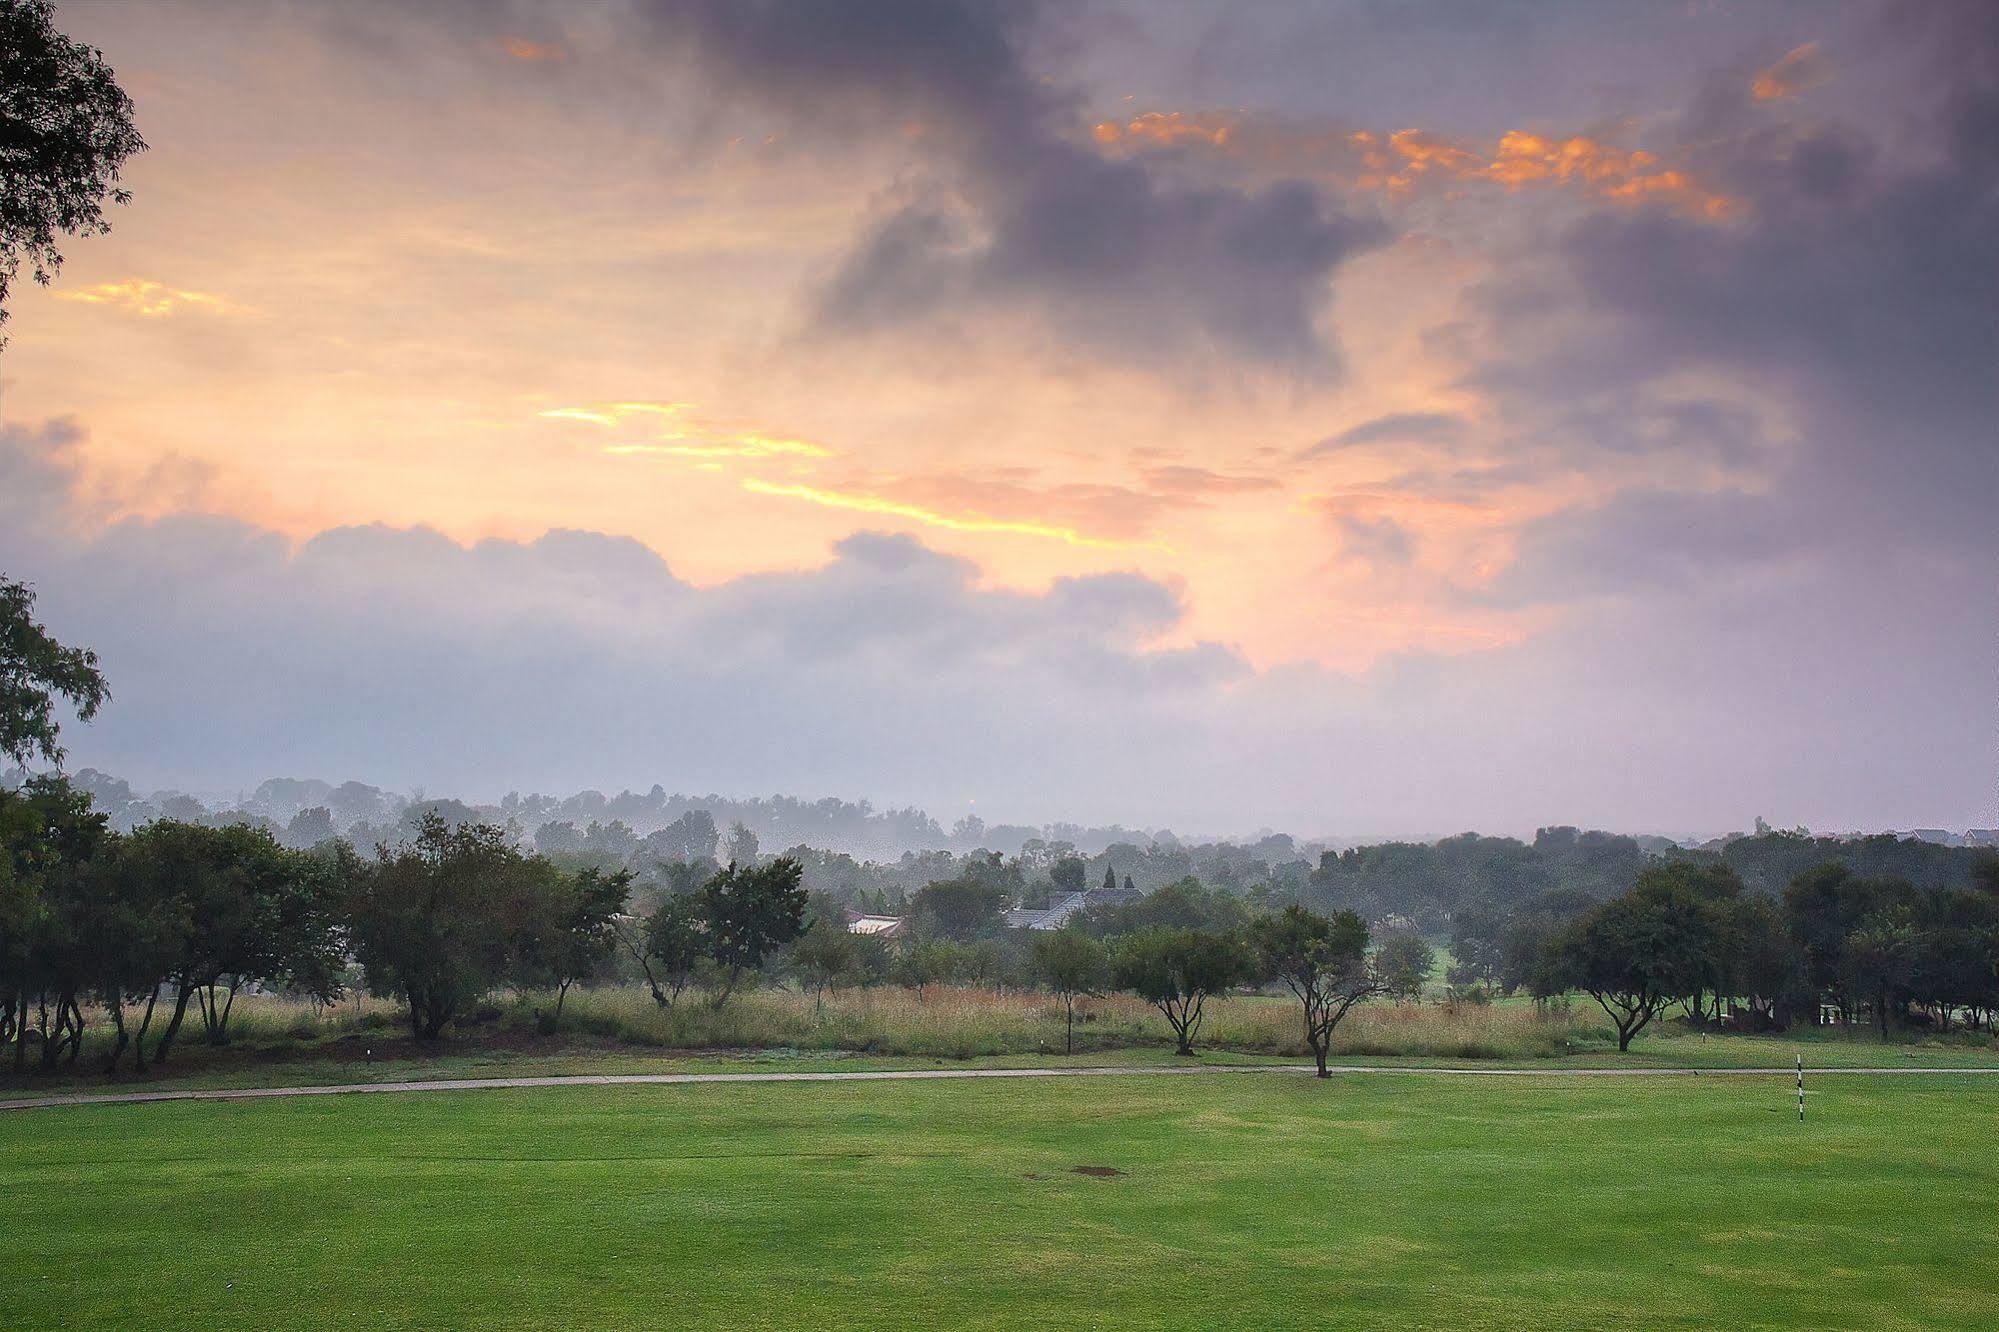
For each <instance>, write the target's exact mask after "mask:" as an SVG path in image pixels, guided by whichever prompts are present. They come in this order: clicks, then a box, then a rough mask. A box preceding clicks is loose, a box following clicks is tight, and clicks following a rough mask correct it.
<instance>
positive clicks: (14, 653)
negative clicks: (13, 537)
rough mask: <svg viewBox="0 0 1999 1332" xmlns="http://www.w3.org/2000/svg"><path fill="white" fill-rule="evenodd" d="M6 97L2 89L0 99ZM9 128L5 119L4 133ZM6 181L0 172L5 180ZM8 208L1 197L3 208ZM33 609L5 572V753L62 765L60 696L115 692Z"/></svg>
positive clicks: (85, 706)
mask: <svg viewBox="0 0 1999 1332" xmlns="http://www.w3.org/2000/svg"><path fill="white" fill-rule="evenodd" d="M0 3H4V0H0ZM0 23H4V20H0ZM4 97H5V93H4V91H0V101H4ZM4 129H5V125H4V121H0V131H4ZM5 159H6V150H5V147H4V145H0V162H4V161H5ZM4 180H5V173H4V171H0V183H4ZM5 206H6V205H5V198H4V195H0V210H4V208H5ZM5 292H6V286H5V281H4V267H0V297H4V295H5ZM34 610H35V591H34V589H33V588H31V587H29V586H28V585H27V584H25V583H16V582H13V581H12V580H10V579H8V578H6V577H5V576H4V575H0V756H3V757H6V758H9V759H12V760H13V761H14V762H16V763H21V764H26V763H29V762H32V761H36V760H40V761H41V762H45V763H48V764H50V765H51V766H60V765H61V763H62V759H63V751H62V746H61V745H59V744H57V743H56V733H57V732H58V731H59V730H60V729H61V728H60V726H59V725H58V723H57V722H56V719H55V706H56V700H57V699H58V698H62V699H67V700H68V701H69V704H70V706H71V707H73V708H74V709H75V710H76V715H77V717H78V718H79V719H80V720H82V721H89V720H90V719H91V718H92V717H94V716H96V715H97V709H98V708H99V707H100V706H102V705H103V703H104V701H105V700H106V699H108V698H110V697H111V690H110V688H109V686H107V685H106V684H105V683H104V675H103V673H102V672H101V671H99V670H98V669H97V654H96V653H95V652H92V651H90V650H89V649H88V648H73V647H64V646H63V645H62V644H61V643H58V642H57V641H56V640H55V639H54V638H53V637H51V636H50V634H49V632H48V631H47V630H46V629H44V628H42V626H41V625H39V624H37V623H36V622H35V616H34Z"/></svg>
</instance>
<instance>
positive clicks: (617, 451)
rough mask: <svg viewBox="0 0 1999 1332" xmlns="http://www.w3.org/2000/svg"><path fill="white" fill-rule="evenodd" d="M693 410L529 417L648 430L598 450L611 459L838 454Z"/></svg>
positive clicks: (617, 407)
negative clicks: (640, 436) (634, 439)
mask: <svg viewBox="0 0 1999 1332" xmlns="http://www.w3.org/2000/svg"><path fill="white" fill-rule="evenodd" d="M693 406H694V404H693V403H689V402H606V403H597V404H593V405H591V406H587V407H550V408H547V409H546V410H543V411H540V412H537V413H535V415H537V416H539V417H541V418H543V419H545V420H551V421H576V422H581V423H583V424H586V425H593V426H604V427H609V428H613V429H615V428H618V427H621V426H624V425H627V424H629V423H634V422H635V423H637V424H639V425H641V426H650V427H651V430H650V433H648V434H647V436H646V439H647V441H648V442H644V443H634V442H630V441H627V442H625V443H620V444H607V445H605V446H604V452H605V453H608V454H611V455H613V456H617V457H644V456H652V457H662V458H689V459H695V460H714V459H719V458H833V457H837V456H838V450H835V449H832V448H828V447H827V446H826V445H824V444H815V443H813V442H812V441H811V440H807V439H789V438H786V437H783V436H779V435H770V434H764V433H762V432H760V431H756V430H738V429H734V428H731V427H728V426H723V425H719V424H716V423H714V422H710V421H704V420H702V419H700V418H698V417H692V416H688V415H686V413H687V412H688V411H690V410H691V409H692V408H693Z"/></svg>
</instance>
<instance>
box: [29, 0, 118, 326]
mask: <svg viewBox="0 0 1999 1332" xmlns="http://www.w3.org/2000/svg"><path fill="white" fill-rule="evenodd" d="M145 147H146V142H145V140H144V139H142V138H140V137H139V131H138V130H137V129H136V128H135V127H134V126H133V124H132V99H131V98H129V97H127V96H126V95H125V91H124V89H122V88H120V87H119V86H118V81H117V79H116V78H115V77H114V76H113V74H112V72H111V67H110V66H109V65H107V64H105V63H104V54H103V52H101V51H99V50H97V49H96V48H95V47H90V46H85V45H84V44H82V43H81V42H76V41H72V40H70V39H69V38H68V37H65V36H64V35H63V34H62V33H60V32H58V31H56V27H55V22H54V13H53V10H52V9H51V7H50V5H49V3H48V0H0V325H4V324H5V323H6V320H7V308H6V304H7V297H8V295H9V294H10V293H11V291H12V288H13V283H14V279H15V277H16V276H17V275H18V273H19V272H20V269H21V266H22V265H23V264H25V265H26V266H27V268H28V272H29V273H30V274H31V275H32V276H33V277H34V279H35V281H37V282H40V283H47V282H49V281H50V280H51V279H52V278H53V277H54V275H55V273H56V271H57V270H58V269H60V268H61V267H62V251H61V250H60V249H58V248H57V242H58V239H59V238H60V237H62V236H92V235H102V234H104V233H105V232H107V231H109V230H111V224H110V223H109V222H108V221H106V220H105V217H104V205H105V203H106V202H107V201H109V202H111V203H120V204H122V203H126V202H128V201H129V199H130V197H131V196H130V195H129V194H127V193H126V191H124V190H122V189H120V188H118V185H117V181H118V174H119V172H120V171H121V170H122V169H123V168H124V165H125V161H126V159H127V158H129V157H131V156H132V155H133V154H134V153H138V152H143V151H144V150H145Z"/></svg>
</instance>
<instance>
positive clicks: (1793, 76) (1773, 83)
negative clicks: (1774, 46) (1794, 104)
mask: <svg viewBox="0 0 1999 1332" xmlns="http://www.w3.org/2000/svg"><path fill="white" fill-rule="evenodd" d="M1831 79H1832V67H1831V65H1830V64H1829V63H1828V62H1827V60H1826V58H1825V53H1824V52H1822V51H1820V50H1819V46H1818V43H1817V42H1806V43H1805V44H1804V45H1803V46H1800V47H1798V48H1796V49H1795V50H1792V51H1789V52H1787V53H1786V54H1785V55H1784V57H1783V59H1781V60H1779V61H1777V63H1776V64H1774V65H1771V66H1770V67H1769V68H1767V69H1762V70H1758V71H1757V73H1756V77H1755V78H1754V79H1753V80H1751V81H1750V84H1749V95H1750V96H1751V97H1754V98H1755V99H1756V100H1757V101H1759V102H1789V101H1795V100H1796V99H1797V98H1798V97H1799V96H1800V95H1801V94H1803V93H1807V92H1810V91H1811V90H1812V89H1813V88H1817V87H1820V86H1822V85H1824V84H1826V83H1828V82H1830V81H1831Z"/></svg>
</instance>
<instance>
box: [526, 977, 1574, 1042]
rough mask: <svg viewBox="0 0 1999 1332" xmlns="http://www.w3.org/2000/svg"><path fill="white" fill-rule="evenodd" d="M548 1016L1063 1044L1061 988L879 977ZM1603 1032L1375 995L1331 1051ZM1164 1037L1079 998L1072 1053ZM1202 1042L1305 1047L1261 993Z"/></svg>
mask: <svg viewBox="0 0 1999 1332" xmlns="http://www.w3.org/2000/svg"><path fill="white" fill-rule="evenodd" d="M519 1003H520V1004H521V1005H527V1006H531V1007H540V1008H541V1011H542V1012H543V1013H544V1014H546V1012H547V1008H546V1001H545V1000H542V999H539V998H533V999H528V1000H522V1001H519ZM516 1016H518V1010H517V1011H516ZM544 1025H547V1022H546V1019H545V1018H544ZM559 1025H560V1027H562V1028H565V1029H567V1030H570V1031H573V1032H579V1033H583V1034H587V1035H591V1036H596V1037H600V1038H603V1039H606V1040H611V1041H616V1042H621V1043H627V1044H635V1045H645V1046H655V1047H659V1048H663V1049H711V1050H712V1049H730V1050H742V1049H765V1048H780V1047H781V1048H790V1049H801V1050H845V1051H855V1052H863V1053H868V1054H882V1055H914V1056H935V1057H942V1058H967V1057H970V1056H974V1055H1004V1054H1037V1053H1059V1052H1060V1051H1061V1050H1062V1049H1063V1010H1062V1005H1061V1002H1060V1001H1059V1000H1056V999H1053V998H1051V997H1049V996H1047V995H1043V994H1037V993H1032V992H1022V991H1005V992H1001V991H995V990H992V989H987V988H983V987H972V986H964V987H947V986H939V987H932V988H929V989H928V990H926V991H924V992H922V993H919V992H917V991H914V990H907V989H901V988H897V987H891V986H877V987H872V988H867V989H856V990H845V991H840V992H837V993H834V994H830V995H827V996H826V997H825V998H824V1000H823V1003H822V1002H820V1001H815V1000H814V999H813V998H811V997H810V996H807V995H803V994H798V993H795V992H791V991H786V990H756V991H752V992H750V993H747V994H741V995H738V996H737V997H736V998H733V999H731V1000H730V1001H729V1003H728V1004H727V1005H725V1006H724V1007H722V1008H720V1009H716V1008H713V1007H711V1006H710V1005H709V1004H708V1003H707V1002H706V1001H705V999H703V998H702V997H700V996H697V995H692V994H690V995H689V996H687V997H685V998H683V999H682V1001H681V1002H680V1003H678V1004H676V1005H675V1006H674V1007H673V1008H672V1009H670V1010H667V1009H661V1008H660V1007H659V1006H658V1005H657V1004H655V1003H654V1002H653V1001H652V999H651V998H650V996H649V995H647V994H646V993H645V991H643V990H640V989H604V990H586V991H580V992H572V993H571V995H570V997H569V1000H568V1003H567V1004H566V1005H565V1006H564V1011H563V1017H562V1020H561V1023H560V1024H559ZM1606 1035H1607V1029H1603V1027H1602V1024H1601V1023H1591V1022H1588V1021H1587V1020H1584V1019H1580V1018H1578V1017H1577V1016H1575V1015H1571V1014H1566V1013H1557V1012H1545V1013H1544V1012H1541V1011H1538V1010H1536V1009H1534V1008H1532V1007H1509V1008H1491V1007H1478V1008H1474V1007H1464V1008H1455V1007H1446V1006H1440V1005H1413V1004H1412V1005H1391V1004H1380V1005H1370V1006H1365V1007H1362V1008H1357V1009H1355V1010H1354V1011H1353V1013H1352V1014H1350V1015H1349V1016H1348V1018H1347V1020H1346V1022H1345V1023H1343V1024H1342V1025H1341V1027H1340V1029H1339V1031H1338V1033H1337V1039H1336V1040H1335V1042H1334V1051H1335V1052H1336V1053H1338V1054H1342V1055H1422V1056H1441V1057H1453V1058H1467V1059H1507V1058H1519V1059H1529V1058H1547V1057H1551V1056H1555V1055H1561V1054H1566V1053H1569V1052H1571V1051H1573V1050H1575V1049H1577V1048H1579V1047H1581V1046H1584V1045H1596V1044H1599V1043H1601V1041H1602V1040H1603V1039H1604V1038H1605V1037H1606ZM1171 1043H1172V1032H1171V1030H1170V1029H1169V1028H1168V1027H1167V1025H1166V1022H1165V1019H1164V1018H1162V1017H1161V1016H1160V1015H1159V1013H1158V1012H1157V1011H1156V1010H1154V1009H1153V1008H1152V1007H1151V1005H1149V1004H1147V1003H1145V1002H1144V1001H1142V1000H1140V999H1136V998H1133V997H1131V996H1129V995H1111V996H1108V997H1105V998H1100V999H1086V1000H1083V1001H1081V1002H1080V1003H1079V1004H1078V1008H1077V1014H1076V1048H1077V1050H1079V1051H1089V1050H1111V1049H1122V1048H1128V1047H1134V1046H1164V1045H1170V1044H1171ZM1202 1044H1204V1045H1206V1046H1207V1047H1209V1048H1211V1049H1222V1050H1236V1051H1244V1052H1253V1053H1261V1054H1274V1055H1294V1056H1302V1055H1305V1054H1307V1053H1309V1051H1308V1049H1307V1047H1306V1045H1305V1042H1304V1033H1303V1030H1302V1025H1301V1015H1300V1013H1299V1010H1298V1007H1297V1005H1296V1004H1294V1003H1291V1002H1289V1001H1286V1000H1280V999H1278V998H1275V997H1269V996H1237V997H1231V998H1226V999H1219V1000H1214V1001H1212V1002H1210V1003H1209V1005H1208V1009H1207V1020H1206V1025H1205V1027H1204V1029H1203V1032H1202Z"/></svg>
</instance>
